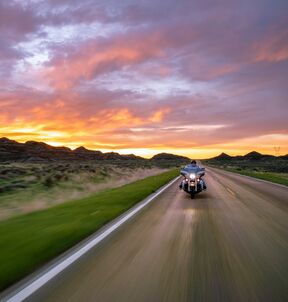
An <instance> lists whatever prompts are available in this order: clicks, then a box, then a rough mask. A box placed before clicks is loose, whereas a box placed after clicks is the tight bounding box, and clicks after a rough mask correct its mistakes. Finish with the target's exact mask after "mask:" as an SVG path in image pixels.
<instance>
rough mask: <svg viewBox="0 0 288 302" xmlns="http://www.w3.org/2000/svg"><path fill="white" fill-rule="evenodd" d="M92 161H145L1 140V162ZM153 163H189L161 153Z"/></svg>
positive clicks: (80, 148) (81, 148)
mask: <svg viewBox="0 0 288 302" xmlns="http://www.w3.org/2000/svg"><path fill="white" fill-rule="evenodd" d="M76 160H82V161H90V160H117V161H118V160H126V161H127V160H143V161H148V160H147V159H144V158H143V157H140V156H136V155H134V154H127V155H121V154H119V153H116V152H108V153H102V152H101V151H94V150H88V149H86V148H85V147H79V148H77V149H75V150H71V149H69V148H67V147H53V146H50V145H48V144H45V143H42V142H35V141H28V142H26V143H19V142H16V141H14V140H10V139H8V138H6V137H3V138H0V162H9V161H19V162H47V161H76ZM151 160H152V161H153V162H159V161H177V162H181V161H187V160H189V159H188V158H187V157H183V156H178V155H174V154H167V153H161V154H158V155H155V156H154V157H153V158H152V159H151Z"/></svg>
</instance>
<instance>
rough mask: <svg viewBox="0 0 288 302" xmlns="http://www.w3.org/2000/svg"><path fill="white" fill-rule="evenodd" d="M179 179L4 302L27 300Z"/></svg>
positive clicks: (171, 182) (175, 179)
mask: <svg viewBox="0 0 288 302" xmlns="http://www.w3.org/2000/svg"><path fill="white" fill-rule="evenodd" d="M179 177H180V176H178V177H176V178H174V179H173V180H172V181H170V182H169V183H168V184H166V185H165V186H163V187H162V188H160V189H159V190H158V191H156V193H153V194H152V195H150V197H149V196H148V198H146V200H145V199H144V202H143V203H141V204H140V205H138V206H136V208H134V209H133V210H132V211H130V212H128V213H127V214H126V215H125V216H124V217H122V218H121V219H120V220H119V221H116V222H115V223H114V224H113V225H112V226H110V227H109V228H108V229H106V230H105V231H104V232H103V233H101V234H99V235H96V237H95V238H92V239H91V240H90V241H89V242H87V243H86V244H85V245H84V246H83V247H81V248H80V249H79V250H78V251H76V252H74V253H73V254H72V255H70V256H68V257H67V258H66V259H64V260H63V261H61V262H60V263H58V264H56V265H55V266H54V267H52V268H51V269H49V270H48V271H47V272H45V273H44V274H43V275H40V276H39V277H38V278H36V280H34V281H32V282H31V283H30V284H29V283H28V284H27V285H26V286H24V288H22V289H21V290H20V291H18V292H17V293H16V294H14V295H13V296H12V297H10V298H8V299H7V300H5V298H4V301H6V302H20V301H23V300H24V299H26V298H28V297H29V296H30V295H32V294H33V293H35V292H36V291H37V290H38V289H39V288H40V287H42V286H43V285H45V284H46V283H47V282H48V281H50V280H51V279H52V278H54V277H55V276H57V275H58V274H59V273H61V272H62V271H63V270H64V269H66V268H67V267H68V266H69V265H71V264H72V263H74V262H75V261H76V260H78V259H79V258H80V257H81V256H83V255H84V254H85V253H87V252H88V251H89V250H91V249H92V248H93V247H95V246H96V245H97V244H99V243H100V242H101V241H102V240H103V239H105V238H106V237H107V236H109V235H110V234H111V233H112V232H113V231H115V230H116V229H117V228H119V227H120V226H121V225H122V224H124V223H125V222H126V221H127V220H128V219H130V218H131V217H133V216H134V215H135V214H136V213H138V212H139V211H141V210H142V209H143V208H144V207H145V206H146V205H148V204H149V203H151V202H152V201H153V199H155V198H156V197H157V196H158V195H160V194H161V193H162V192H163V191H165V190H166V189H167V188H168V187H170V186H171V185H172V184H173V183H174V182H176V181H177V180H178V179H179ZM128 211H129V210H128Z"/></svg>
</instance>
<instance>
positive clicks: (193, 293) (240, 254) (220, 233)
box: [27, 168, 288, 302]
mask: <svg viewBox="0 0 288 302" xmlns="http://www.w3.org/2000/svg"><path fill="white" fill-rule="evenodd" d="M206 181H207V185H208V190H207V191H206V192H204V193H201V194H199V195H198V196H197V197H196V199H195V200H191V199H190V197H189V195H188V194H186V193H184V192H183V191H179V188H178V183H175V184H174V185H172V186H171V187H169V188H168V189H167V190H166V191H165V192H163V193H162V194H161V195H160V196H159V197H157V198H156V199H155V200H154V202H153V203H152V204H151V205H149V206H147V208H145V210H144V211H142V212H141V213H140V214H138V215H137V216H135V217H134V218H133V219H132V220H131V221H129V222H128V223H126V224H125V226H122V227H121V228H120V229H119V230H118V231H116V232H115V233H114V234H112V235H111V236H110V237H109V238H108V239H106V240H105V241H104V242H103V243H102V244H101V245H100V246H97V247H95V248H94V249H93V250H91V251H90V252H89V253H87V254H86V255H85V256H84V257H82V258H81V259H80V261H78V262H77V263H75V264H73V265H72V266H71V267H69V268H68V269H66V270H65V271H64V272H62V273H61V274H59V275H58V276H57V277H56V278H54V279H53V280H52V281H50V282H49V283H47V284H46V285H45V286H44V287H42V288H41V289H40V290H38V291H37V292H36V293H34V294H33V295H32V296H30V297H29V298H28V299H27V301H41V302H42V301H53V302H55V301H59V302H60V301H61V302H64V301H69V302H76V301H77V302H79V301H84V302H89V301H93V302H94V301H101V302H102V301H103V302H106V301H113V302H114V301H128V302H130V301H133V302H135V301H149V302H153V301H156V302H158V301H173V302H174V301H175V302H178V301H245V302H248V301H269V302H270V301H283V302H284V301H288V189H287V188H284V187H281V186H277V185H273V184H267V183H265V182H260V181H257V180H253V179H249V178H245V177H242V176H238V175H236V174H230V173H227V172H223V171H219V170H215V169H210V168H208V169H207V173H206Z"/></svg>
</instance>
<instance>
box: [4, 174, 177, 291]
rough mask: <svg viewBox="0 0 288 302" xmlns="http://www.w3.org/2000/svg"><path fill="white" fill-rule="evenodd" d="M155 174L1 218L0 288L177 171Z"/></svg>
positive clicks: (68, 244) (47, 259)
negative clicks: (84, 195)
mask: <svg viewBox="0 0 288 302" xmlns="http://www.w3.org/2000/svg"><path fill="white" fill-rule="evenodd" d="M178 173H179V172H178V170H176V169H175V170H170V171H168V172H165V173H162V174H160V175H157V176H151V177H148V178H145V179H143V180H139V181H136V182H133V183H131V184H128V185H124V186H122V187H120V188H116V189H109V190H106V191H102V192H99V193H98V194H94V195H92V196H90V197H87V198H83V199H79V200H75V201H71V202H66V203H65V204H61V205H58V206H55V207H51V208H49V209H46V210H42V211H39V212H33V213H30V214H26V215H21V216H18V217H14V218H11V219H8V220H5V221H2V222H0V267H1V270H0V290H3V289H5V288H7V287H8V286H9V285H11V284H13V283H15V282H16V281H18V280H20V279H21V278H23V277H24V276H26V275H27V274H29V273H31V272H33V271H34V270H35V269H37V268H39V267H40V266H41V265H43V264H45V263H47V262H48V261H49V260H51V259H53V258H54V257H56V256H58V255H59V254H61V253H62V252H64V251H65V250H67V249H68V248H70V247H72V246H73V245H75V244H76V243H78V242H79V241H81V240H82V239H84V238H85V237H87V236H89V235H90V234H92V233H93V232H95V231H96V230H98V229H99V228H101V227H102V226H103V225H105V224H106V223H108V222H109V221H111V220H112V219H114V218H116V217H117V216H119V215H120V214H121V213H123V212H125V211H126V210H128V209H129V208H130V207H132V206H133V205H135V204H136V203H137V202H139V201H141V200H143V199H144V198H145V197H146V196H148V195H150V194H151V193H153V192H155V191H156V190H157V189H158V188H159V187H161V186H162V185H164V184H165V183H167V182H168V181H170V180H171V179H173V178H174V177H176V176H177V175H178Z"/></svg>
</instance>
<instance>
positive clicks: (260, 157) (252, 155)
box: [207, 151, 288, 161]
mask: <svg viewBox="0 0 288 302" xmlns="http://www.w3.org/2000/svg"><path fill="white" fill-rule="evenodd" d="M264 159H288V154H287V155H282V156H274V155H268V154H261V153H259V152H256V151H251V152H249V153H247V154H245V155H237V156H230V155H228V154H226V153H221V154H219V155H217V156H215V157H212V158H209V159H207V160H211V161H213V160H214V161H215V160H216V161H218V160H252V161H253V160H264Z"/></svg>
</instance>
